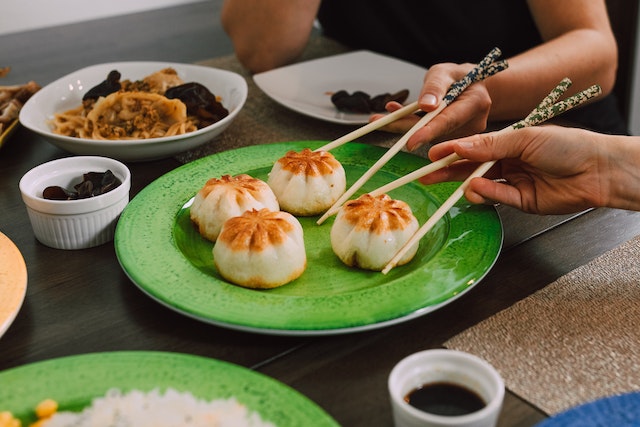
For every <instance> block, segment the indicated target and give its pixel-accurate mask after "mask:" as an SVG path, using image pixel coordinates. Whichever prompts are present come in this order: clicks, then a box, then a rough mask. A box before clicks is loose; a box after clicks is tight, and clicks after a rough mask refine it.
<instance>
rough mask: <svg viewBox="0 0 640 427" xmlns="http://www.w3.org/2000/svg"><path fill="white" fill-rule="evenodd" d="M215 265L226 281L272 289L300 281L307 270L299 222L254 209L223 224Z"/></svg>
mask: <svg viewBox="0 0 640 427" xmlns="http://www.w3.org/2000/svg"><path fill="white" fill-rule="evenodd" d="M213 262H214V264H215V266H216V268H217V269H218V272H219V273H220V275H221V276H222V277H223V278H225V279H226V280H228V281H230V282H232V283H235V284H236V285H240V286H243V287H246V288H254V289H270V288H275V287H278V286H282V285H284V284H286V283H289V282H291V281H292V280H295V279H297V278H298V277H300V275H301V274H302V273H303V272H304V270H305V269H306V267H307V255H306V252H305V247H304V236H303V231H302V225H300V222H298V220H297V219H296V217H294V216H293V215H291V214H290V213H287V212H282V211H277V212H274V211H270V210H268V209H260V210H256V209H252V210H250V211H247V212H245V213H243V214H242V215H240V216H237V217H234V218H230V219H229V220H227V222H225V223H224V225H223V227H222V230H221V231H220V235H219V236H218V240H217V241H216V244H215V245H214V246H213Z"/></svg>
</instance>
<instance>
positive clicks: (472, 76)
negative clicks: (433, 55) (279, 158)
mask: <svg viewBox="0 0 640 427" xmlns="http://www.w3.org/2000/svg"><path fill="white" fill-rule="evenodd" d="M501 55H502V52H501V51H500V49H498V48H494V49H493V50H491V52H489V53H488V54H487V56H485V57H484V58H483V59H482V61H480V62H479V63H478V65H477V66H476V67H474V68H473V69H472V70H471V71H470V72H469V73H467V75H465V76H464V77H463V78H462V79H460V80H458V81H457V82H455V83H453V84H452V85H451V86H450V87H449V90H448V92H447V94H446V95H445V97H444V98H443V99H442V102H440V104H439V105H438V108H437V109H435V110H434V111H431V112H429V113H427V114H426V115H425V116H424V117H422V118H421V119H420V120H419V121H418V122H417V123H416V124H415V125H413V127H411V129H409V131H408V132H407V133H405V134H404V135H403V136H402V137H401V138H400V139H399V140H398V141H397V142H396V143H395V144H394V145H393V146H392V147H391V148H389V150H387V152H386V153H385V154H384V155H383V156H382V157H381V158H380V159H379V160H378V161H377V162H376V163H375V164H374V165H373V166H371V168H369V170H367V172H366V173H365V174H364V175H362V176H361V177H360V179H358V180H357V181H356V182H355V183H354V184H353V185H352V186H351V187H350V188H349V189H348V190H347V191H346V192H345V193H344V194H343V195H342V196H341V197H340V198H339V199H338V200H337V201H336V202H335V203H334V204H333V206H331V207H330V208H329V209H328V210H327V211H326V212H325V213H324V215H322V216H321V217H320V219H318V221H317V224H318V225H320V224H322V223H323V222H324V221H325V220H326V219H327V218H329V217H330V216H331V215H334V214H336V213H337V212H338V210H340V207H341V206H342V205H343V204H344V202H345V201H347V200H348V199H349V198H350V197H351V196H352V195H353V194H354V193H355V192H356V191H358V189H360V187H362V185H364V183H365V182H367V181H368V180H369V179H370V178H371V176H373V175H374V174H375V173H376V172H377V171H378V170H380V169H381V168H382V167H383V166H384V165H385V164H386V163H387V162H388V161H389V160H390V159H391V158H392V157H393V156H395V155H396V154H397V153H398V152H399V151H400V150H401V149H402V148H404V146H405V145H406V144H407V141H408V140H409V138H410V137H411V136H412V135H413V134H414V133H415V132H417V131H418V130H419V129H421V128H422V127H424V126H425V125H426V124H427V123H429V122H430V121H431V120H433V119H434V118H435V117H436V116H437V115H438V114H440V112H441V111H442V110H444V109H445V108H446V107H447V106H448V105H449V104H451V103H452V102H453V101H454V100H455V99H456V98H457V97H458V96H459V95H460V94H461V93H462V92H464V90H465V89H466V88H467V87H469V86H470V85H471V84H472V83H475V82H479V81H481V80H484V79H486V78H488V77H490V76H492V75H494V74H496V73H498V72H500V71H502V70H505V69H506V68H508V64H507V62H506V61H497V62H496V59H497V58H499V57H500V56H501ZM416 111H419V109H418V103H417V102H413V103H411V104H409V105H407V106H405V107H403V108H401V109H399V110H397V111H394V112H393V113H390V114H388V115H386V116H385V117H383V118H380V119H379V120H376V121H374V122H371V123H369V124H367V125H365V126H363V127H361V128H358V129H356V130H354V131H353V132H350V133H348V134H346V135H344V136H343V137H341V138H338V139H336V140H335V141H333V142H330V143H329V144H326V145H324V146H322V147H320V148H317V149H316V150H315V151H329V150H331V149H333V148H336V147H338V146H339V145H342V144H345V143H347V142H350V141H353V140H354V139H356V138H359V137H361V136H363V135H366V134H367V133H369V132H371V131H373V130H375V129H379V128H381V127H382V126H385V125H387V124H389V123H391V122H393V121H395V120H397V119H399V118H401V117H404V116H406V115H408V114H411V113H414V112H416Z"/></svg>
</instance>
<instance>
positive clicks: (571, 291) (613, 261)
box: [445, 236, 640, 415]
mask: <svg viewBox="0 0 640 427" xmlns="http://www.w3.org/2000/svg"><path fill="white" fill-rule="evenodd" d="M445 346H446V347H448V348H451V349H456V350H462V351H466V352H469V353H472V354H475V355H477V356H479V357H481V358H483V359H485V360H487V361H488V362H489V363H491V364H492V365H493V366H495V367H496V369H497V370H498V371H499V372H500V374H501V375H502V376H503V378H504V381H505V385H506V386H507V388H509V389H510V390H511V391H512V392H514V393H516V394H518V395H520V396H521V397H523V398H524V399H525V400H527V401H529V402H531V403H532V404H534V405H536V406H538V407H539V408H540V409H541V410H543V411H544V412H546V413H547V414H549V415H552V414H556V413H558V412H561V411H563V410H566V409H568V408H571V407H573V406H576V405H578V404H581V403H585V402H588V401H592V400H594V399H597V398H600V397H604V396H611V395H615V394H619V393H623V392H628V391H633V390H640V236H639V237H636V238H634V239H632V240H630V241H628V242H626V243H624V244H623V245H621V246H619V247H617V248H616V249H613V250H611V251H609V252H607V253H605V254H604V255H601V256H600V257H598V258H596V259H595V260H593V261H591V262H590V263H588V264H585V265H584V266H582V267H579V268H577V269H575V270H574V271H571V272H570V273H568V274H566V275H565V276H563V277H561V278H559V279H558V280H556V281H555V282H553V283H551V284H550V285H548V286H546V287H545V288H543V289H541V290H540V291H538V292H536V293H535V294H533V295H531V296H529V297H527V298H525V299H524V300H522V301H520V302H518V303H517V304H515V305H513V306H512V307H510V308H508V309H506V310H504V311H502V312H500V313H498V314H496V315H494V316H492V317H490V318H489V319H487V320H485V321H483V322H481V323H480V324H478V325H476V326H474V327H472V328H470V329H468V330H466V331H464V332H462V333H460V334H458V335H457V336H455V337H453V338H452V339H450V340H449V341H447V342H446V343H445Z"/></svg>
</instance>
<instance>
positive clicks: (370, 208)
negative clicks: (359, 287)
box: [331, 194, 419, 271]
mask: <svg viewBox="0 0 640 427" xmlns="http://www.w3.org/2000/svg"><path fill="white" fill-rule="evenodd" d="M418 228H419V224H418V220H417V219H416V217H415V216H414V215H413V213H412V212H411V208H410V207H409V205H408V204H406V203H405V202H403V201H401V200H395V199H392V198H390V197H389V196H388V195H386V194H382V195H380V196H377V197H373V196H371V195H369V194H364V195H362V196H360V197H359V198H357V199H355V200H350V201H348V202H346V203H345V204H344V205H343V206H342V208H340V211H339V212H338V215H337V216H336V219H335V221H334V223H333V225H332V226H331V247H332V249H333V252H334V253H335V254H336V255H337V256H338V258H340V260H342V262H344V263H345V264H346V265H348V266H350V267H360V268H362V269H366V270H373V271H381V270H382V269H383V268H384V267H385V266H386V265H387V263H388V262H389V261H391V258H393V256H394V255H395V254H396V253H397V252H398V250H400V248H401V247H402V246H404V244H405V243H406V242H407V241H408V240H409V239H410V238H411V236H413V234H414V233H415V232H416V231H417V230H418ZM417 250H418V245H417V244H416V245H415V246H414V247H413V248H412V249H411V250H409V251H408V252H407V254H406V255H405V256H404V257H403V258H402V259H401V260H400V262H398V265H402V264H406V263H407V262H409V261H411V259H412V258H413V257H414V255H415V254H416V251H417Z"/></svg>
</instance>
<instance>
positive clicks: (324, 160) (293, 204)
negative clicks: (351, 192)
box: [267, 148, 347, 216]
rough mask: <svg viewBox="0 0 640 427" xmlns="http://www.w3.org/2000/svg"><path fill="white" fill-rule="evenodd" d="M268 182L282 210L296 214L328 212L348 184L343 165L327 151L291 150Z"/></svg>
mask: <svg viewBox="0 0 640 427" xmlns="http://www.w3.org/2000/svg"><path fill="white" fill-rule="evenodd" d="M267 183H268V184H269V186H270V187H271V189H272V190H273V192H274V193H275V195H276V197H277V198H278V202H279V203H280V209H282V210H284V211H287V212H289V213H291V214H293V215H297V216H313V215H318V214H320V213H323V212H325V211H326V210H327V209H329V208H330V207H331V206H333V204H334V203H335V202H336V201H337V200H338V199H339V198H340V196H342V194H343V193H344V192H345V189H346V186H347V180H346V176H345V171H344V168H343V167H342V164H341V163H340V162H339V161H338V160H337V159H336V158H335V157H334V156H333V154H331V153H329V152H327V151H312V150H311V149H309V148H305V149H303V150H302V151H301V152H297V151H289V152H288V153H287V154H286V155H285V156H284V157H281V158H280V159H278V161H276V162H275V164H274V165H273V167H272V169H271V172H270V173H269V179H268V180H267Z"/></svg>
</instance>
